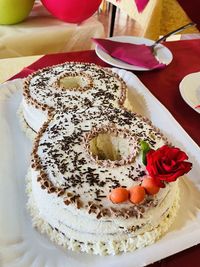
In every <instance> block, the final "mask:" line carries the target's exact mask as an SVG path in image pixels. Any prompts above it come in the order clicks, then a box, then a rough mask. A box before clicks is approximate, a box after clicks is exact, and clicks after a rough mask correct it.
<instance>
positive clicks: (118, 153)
mask: <svg viewBox="0 0 200 267" xmlns="http://www.w3.org/2000/svg"><path fill="white" fill-rule="evenodd" d="M89 149H90V152H91V153H92V155H93V157H95V158H96V157H97V158H98V159H99V160H111V161H119V160H121V159H127V158H130V157H131V156H132V155H133V154H134V150H135V149H134V145H133V144H132V143H131V140H130V139H128V138H124V137H121V136H115V135H114V134H113V135H112V134H107V133H99V134H98V135H97V136H95V137H94V138H92V139H91V140H90V142H89Z"/></svg>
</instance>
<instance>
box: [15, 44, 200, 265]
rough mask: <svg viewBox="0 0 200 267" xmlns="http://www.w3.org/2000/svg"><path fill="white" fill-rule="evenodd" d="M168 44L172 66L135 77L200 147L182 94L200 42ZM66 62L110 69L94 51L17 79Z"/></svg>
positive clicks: (189, 255)
mask: <svg viewBox="0 0 200 267" xmlns="http://www.w3.org/2000/svg"><path fill="white" fill-rule="evenodd" d="M165 45H166V46H167V47H168V48H169V49H170V50H171V51H172V53H173V56H174V58H173V61H172V63H171V64H170V65H168V66H167V67H166V68H165V69H162V70H155V71H149V72H135V74H136V75H137V76H138V77H139V78H140V79H141V81H142V82H143V83H144V84H145V85H146V86H147V88H148V89H149V90H150V91H151V92H152V93H153V94H154V95H155V96H156V97H157V98H158V99H159V100H160V101H161V102H162V103H163V104H164V105H165V106H166V107H167V109H168V110H169V111H170V112H171V113H172V115H173V116H174V117H175V119H176V120H177V121H178V122H179V123H180V124H181V125H182V127H183V128H184V129H185V130H186V131H187V132H188V134H189V135H190V136H191V137H192V138H193V139H194V141H195V142H196V143H197V144H198V145H199V146H200V114H198V113H197V112H195V111H194V110H193V109H192V108H190V107H189V106H188V105H187V104H186V103H185V102H184V101H183V99H182V98H181V95H180V93H179V83H180V81H181V80H182V79H183V77H184V76H185V75H187V74H189V73H192V72H197V71H200V40H186V41H177V42H169V43H165ZM65 61H82V62H92V63H96V64H99V65H101V66H108V65H107V64H106V63H104V62H103V61H101V60H100V59H99V58H98V57H97V56H96V54H95V52H94V51H84V52H73V53H63V54H55V55H47V56H44V57H42V58H41V59H39V60H38V61H37V62H35V63H33V64H32V65H30V66H29V67H28V68H25V69H24V70H22V72H20V73H19V74H17V75H15V76H14V77H13V78H22V77H26V75H27V74H29V73H31V72H32V71H34V70H37V69H39V68H42V67H46V66H50V65H53V64H59V63H62V62H65ZM199 255H200V245H198V246H195V247H193V248H190V249H188V250H186V251H183V252H180V253H178V254H176V255H173V256H171V257H168V258H167V259H164V260H162V261H160V262H157V263H154V264H153V265H151V267H179V266H181V267H199V266H200V260H199Z"/></svg>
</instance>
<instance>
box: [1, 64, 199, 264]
mask: <svg viewBox="0 0 200 267" xmlns="http://www.w3.org/2000/svg"><path fill="white" fill-rule="evenodd" d="M114 71H115V72H117V73H118V74H119V75H120V76H121V77H122V78H123V79H124V80H125V81H126V83H127V84H128V87H129V95H130V98H131V99H132V104H133V107H134V109H135V111H136V112H138V113H140V114H141V115H144V116H146V117H148V118H149V119H151V120H152V122H153V124H154V125H155V126H157V127H159V128H160V129H161V130H162V132H163V133H164V134H165V135H166V136H167V137H168V138H169V139H170V140H171V141H172V142H173V144H174V145H176V146H178V147H180V148H181V149H183V150H184V151H186V153H187V154H188V155H189V157H190V161H192V162H193V169H192V171H191V172H190V173H189V174H188V175H187V177H184V178H181V183H180V186H181V208H180V210H179V212H178V216H177V219H176V221H175V223H174V224H173V225H172V227H171V228H170V230H169V231H168V232H167V234H166V235H165V236H164V237H162V238H161V239H160V240H159V241H158V242H156V243H155V244H153V245H151V246H148V247H146V248H142V249H140V250H136V251H134V252H132V253H126V254H122V255H118V256H105V257H102V256H95V255H87V254H85V253H74V252H71V251H70V250H66V251H64V250H63V249H62V248H60V247H58V246H56V245H54V244H52V243H51V242H50V241H49V239H48V238H47V237H45V236H43V235H41V234H40V233H38V232H37V231H36V230H35V229H33V228H32V225H31V219H30V216H29V214H28V213H27V211H26V201H27V199H26V194H25V175H26V172H27V168H28V165H29V161H30V151H31V145H32V144H31V142H30V141H29V140H28V138H27V137H26V136H25V134H24V133H23V132H22V131H21V129H20V125H19V122H18V117H17V115H16V111H17V109H18V106H19V104H20V101H21V99H22V80H20V79H19V80H14V81H10V82H7V83H5V84H3V85H1V86H0V267H85V266H87V267H94V266H95V267H104V266H106V267H121V266H123V267H140V266H144V265H147V264H150V263H153V262H155V261H158V260H160V259H163V258H165V257H167V256H169V255H172V254H174V253H177V252H179V251H182V250H184V249H187V248H189V247H191V246H194V245H196V244H198V243H200V157H199V155H200V148H199V147H198V146H197V144H195V143H194V141H193V140H192V139H191V138H190V137H189V136H188V134H187V133H186V132H185V131H184V130H183V129H182V128H181V126H180V125H179V124H178V123H177V122H176V121H175V119H174V118H173V117H172V115H171V114H170V113H169V112H168V111H167V109H166V108H165V107H164V106H163V105H162V104H161V103H160V102H159V101H158V100H157V99H156V98H155V97H154V96H153V95H152V94H151V93H150V92H149V91H148V89H147V88H146V87H145V86H144V85H143V84H142V83H141V82H140V81H139V79H138V78H137V77H136V76H135V75H133V74H132V73H130V72H127V71H124V70H118V69H115V70H114Z"/></svg>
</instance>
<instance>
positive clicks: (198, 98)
mask: <svg viewBox="0 0 200 267" xmlns="http://www.w3.org/2000/svg"><path fill="white" fill-rule="evenodd" d="M179 88H180V93H181V96H182V98H183V99H184V100H185V102H186V103H187V104H188V105H189V106H190V107H191V108H193V109H194V110H195V111H196V112H198V113H200V108H195V107H196V106H197V105H200V72H195V73H191V74H188V75H187V76H185V77H184V78H183V80H182V81H181V83H180V85H179Z"/></svg>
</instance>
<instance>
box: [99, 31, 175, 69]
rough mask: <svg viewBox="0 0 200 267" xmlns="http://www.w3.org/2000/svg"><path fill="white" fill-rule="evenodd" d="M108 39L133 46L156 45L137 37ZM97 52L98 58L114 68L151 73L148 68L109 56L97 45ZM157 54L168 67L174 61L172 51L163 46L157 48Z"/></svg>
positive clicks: (151, 41)
mask: <svg viewBox="0 0 200 267" xmlns="http://www.w3.org/2000/svg"><path fill="white" fill-rule="evenodd" d="M108 39H109V40H112V41H118V42H124V43H131V44H146V45H152V44H153V43H154V41H153V40H150V39H147V38H144V37H135V36H114V37H110V38H108ZM95 51H96V54H97V56H98V57H99V58H100V59H102V60H103V61H105V62H106V63H108V64H110V65H112V66H114V67H118V68H122V69H126V70H136V71H149V70H151V69H147V68H143V67H138V66H134V65H130V64H128V63H125V62H123V61H121V60H118V59H116V58H113V57H111V56H110V55H108V54H107V53H106V52H105V51H103V50H102V49H101V48H100V47H99V46H98V45H96V48H95ZM156 53H157V58H158V59H159V61H160V62H162V63H164V64H166V65H168V64H169V63H170V62H171V61H172V59H173V55H172V53H171V51H170V50H169V49H168V48H167V47H165V46H164V45H162V44H159V45H158V46H157V47H156Z"/></svg>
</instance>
